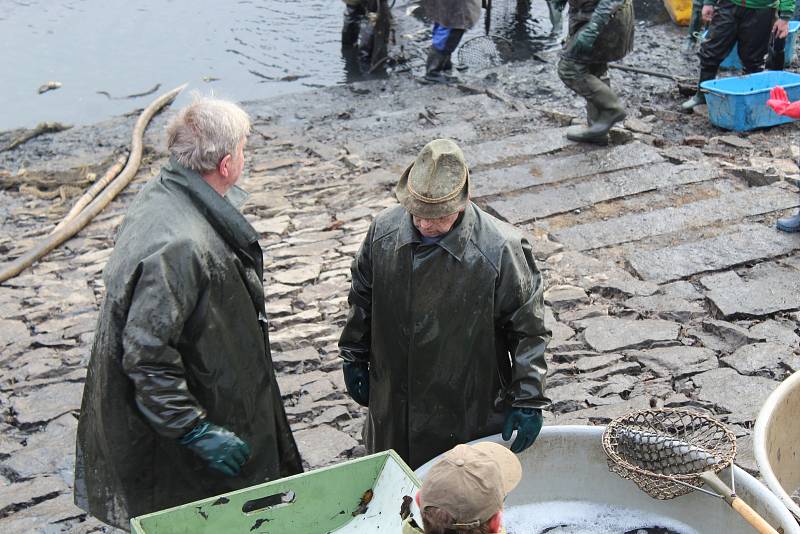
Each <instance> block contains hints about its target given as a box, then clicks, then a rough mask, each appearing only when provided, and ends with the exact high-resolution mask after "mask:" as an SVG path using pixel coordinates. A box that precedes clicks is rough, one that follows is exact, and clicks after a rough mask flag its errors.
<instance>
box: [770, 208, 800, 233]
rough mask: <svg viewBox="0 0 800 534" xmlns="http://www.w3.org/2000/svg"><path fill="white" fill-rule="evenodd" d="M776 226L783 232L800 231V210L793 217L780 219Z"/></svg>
mask: <svg viewBox="0 0 800 534" xmlns="http://www.w3.org/2000/svg"><path fill="white" fill-rule="evenodd" d="M775 228H777V229H778V230H780V231H782V232H800V211H798V212H797V213H795V214H794V215H793V216H791V217H784V218H782V219H778V222H777V223H775Z"/></svg>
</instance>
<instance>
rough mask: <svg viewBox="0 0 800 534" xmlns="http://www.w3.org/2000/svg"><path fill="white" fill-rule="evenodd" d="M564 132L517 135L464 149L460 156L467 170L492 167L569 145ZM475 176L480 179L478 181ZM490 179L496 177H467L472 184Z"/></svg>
mask: <svg viewBox="0 0 800 534" xmlns="http://www.w3.org/2000/svg"><path fill="white" fill-rule="evenodd" d="M566 132H567V129H566V128H551V129H546V130H542V131H540V132H536V133H535V134H520V135H514V136H511V137H506V138H504V139H497V140H494V141H484V142H481V143H476V144H474V145H470V146H468V147H464V153H465V155H466V158H467V164H469V166H470V168H471V169H474V168H475V167H481V166H485V165H494V164H497V163H501V162H503V161H505V160H510V159H516V158H523V157H527V158H530V157H534V156H540V155H543V154H549V153H551V152H556V151H558V150H561V149H562V148H565V147H567V146H569V145H573V144H574V143H573V142H572V141H569V140H568V139H567V138H566ZM498 172H499V171H498ZM479 176H480V178H478V177H479ZM492 176H498V175H497V174H493V173H489V172H486V173H484V172H483V171H475V172H473V173H472V175H471V176H470V178H471V179H472V180H473V185H474V184H475V183H476V182H475V180H480V181H483V180H484V178H483V177H486V180H489V181H491V180H492V179H493V178H491V177H492ZM502 190H505V189H502Z"/></svg>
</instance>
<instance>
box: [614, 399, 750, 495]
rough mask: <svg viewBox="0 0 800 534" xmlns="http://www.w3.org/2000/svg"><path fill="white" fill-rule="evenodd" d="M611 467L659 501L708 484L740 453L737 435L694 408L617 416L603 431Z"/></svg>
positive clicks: (644, 411)
mask: <svg viewBox="0 0 800 534" xmlns="http://www.w3.org/2000/svg"><path fill="white" fill-rule="evenodd" d="M603 449H604V450H605V453H606V455H607V457H608V467H609V469H610V470H611V471H612V472H614V473H616V474H617V475H619V476H621V477H622V478H624V479H627V480H631V481H633V482H635V483H636V485H638V486H639V487H640V488H641V489H642V490H643V491H645V492H646V493H647V494H648V495H650V496H651V497H654V498H656V499H672V498H674V497H678V496H679V495H684V494H686V493H690V492H691V491H693V490H694V489H697V488H699V487H700V486H702V485H703V481H702V479H701V478H700V475H701V474H702V473H705V472H708V471H710V472H713V473H719V472H720V471H722V470H723V469H725V468H726V467H728V466H729V465H730V464H731V463H732V462H733V458H734V456H736V437H735V436H734V435H733V433H732V432H731V431H730V430H728V429H727V428H725V427H724V426H723V425H722V423H720V422H719V421H716V420H715V419H713V418H711V417H709V416H706V415H704V414H701V413H696V412H692V411H688V410H642V411H638V412H633V413H630V414H627V415H625V416H622V417H620V418H618V419H615V420H614V421H612V422H611V423H609V425H608V426H607V427H606V430H605V433H604V434H603Z"/></svg>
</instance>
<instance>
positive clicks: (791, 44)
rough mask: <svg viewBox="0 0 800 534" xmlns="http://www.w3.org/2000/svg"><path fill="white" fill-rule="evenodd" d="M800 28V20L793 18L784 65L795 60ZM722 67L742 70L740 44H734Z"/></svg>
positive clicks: (785, 49)
mask: <svg viewBox="0 0 800 534" xmlns="http://www.w3.org/2000/svg"><path fill="white" fill-rule="evenodd" d="M798 29H800V21H798V20H792V21H789V35H787V36H786V45H785V46H784V48H783V51H784V52H783V53H784V60H783V66H784V67H789V66H790V65H791V64H792V62H793V61H794V54H795V44H796V43H797V30H798ZM707 33H708V32H706V33H704V34H703V37H705V36H706V34H707ZM720 68H722V69H728V70H742V68H743V66H742V60H741V59H739V45H738V44H735V45H733V50H731V52H730V54H728V57H726V58H725V61H723V62H722V64H720Z"/></svg>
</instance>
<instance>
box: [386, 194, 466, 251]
mask: <svg viewBox="0 0 800 534" xmlns="http://www.w3.org/2000/svg"><path fill="white" fill-rule="evenodd" d="M475 210H476V207H475V205H474V204H473V203H472V202H469V203H468V204H467V207H466V209H464V216H463V217H461V221H460V222H459V223H458V224H457V225H456V227H455V228H453V229H452V230H450V232H449V233H448V234H447V235H446V236H444V237H443V238H442V239H441V241H439V242H438V243H436V244H437V245H438V246H440V247H442V248H443V249H444V250H446V251H447V252H448V253H450V255H451V256H453V257H454V258H455V259H457V260H458V261H461V258H463V257H464V251H465V250H466V248H467V243H469V240H470V238H471V237H472V228H473V227H474V226H475V218H476V217H477V214H476V213H475ZM421 242H422V237H421V236H420V235H419V231H418V230H417V229H416V228H415V227H414V223H413V222H412V220H411V214H410V213H408V212H406V214H405V216H404V217H403V220H402V221H401V222H400V228H399V230H398V236H397V245H396V246H395V250H399V249H400V248H402V247H404V246H406V245H409V244H412V243H413V244H419V243H421Z"/></svg>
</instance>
